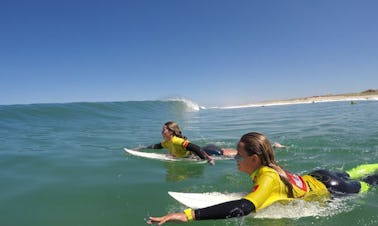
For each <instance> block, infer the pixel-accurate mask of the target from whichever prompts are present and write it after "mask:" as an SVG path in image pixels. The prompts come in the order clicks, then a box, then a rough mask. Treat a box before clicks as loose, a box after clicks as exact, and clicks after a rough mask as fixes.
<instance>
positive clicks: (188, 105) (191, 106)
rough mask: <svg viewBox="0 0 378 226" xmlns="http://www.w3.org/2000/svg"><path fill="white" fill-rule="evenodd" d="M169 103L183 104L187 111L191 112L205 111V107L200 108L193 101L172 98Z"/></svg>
mask: <svg viewBox="0 0 378 226" xmlns="http://www.w3.org/2000/svg"><path fill="white" fill-rule="evenodd" d="M167 101H178V102H182V103H183V104H184V105H185V107H186V110H187V111H190V112H194V111H199V110H201V109H205V107H202V106H199V105H198V104H197V103H195V102H193V101H191V100H188V99H185V98H170V99H168V100H167Z"/></svg>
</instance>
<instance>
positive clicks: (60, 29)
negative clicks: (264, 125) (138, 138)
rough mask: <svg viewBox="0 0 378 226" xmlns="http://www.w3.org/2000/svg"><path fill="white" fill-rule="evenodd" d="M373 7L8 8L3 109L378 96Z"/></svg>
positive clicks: (5, 4)
mask: <svg viewBox="0 0 378 226" xmlns="http://www.w3.org/2000/svg"><path fill="white" fill-rule="evenodd" d="M377 10H378V1H376V0H361V1H355V0H353V1H350V0H319V1H305V0H276V1H273V0H259V1H254V0H248V1H247V0H245V1H236V0H235V1H230V0H228V1H222V0H213V1H211V0H191V1H189V0H187V1H183V0H164V1H163V0H161V1H158V0H149V1H146V0H134V1H112V0H100V1H98V0H90V1H82V0H72V1H71V0H60V1H55V0H46V1H40V0H16V1H14V0H1V1H0V104H1V105H4V104H29V103H61V102H78V101H90V102H93V101H129V100H158V99H167V98H174V97H182V98H187V99H189V100H192V101H194V102H196V103H198V104H200V105H204V106H225V105H236V104H246V103H255V102H259V101H264V100H277V99H287V98H295V97H306V96H313V95H323V94H339V93H345V92H360V91H364V90H366V89H376V88H378V41H377V40H378V27H377V24H378V13H377Z"/></svg>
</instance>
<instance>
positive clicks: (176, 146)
mask: <svg viewBox="0 0 378 226" xmlns="http://www.w3.org/2000/svg"><path fill="white" fill-rule="evenodd" d="M188 144H189V141H188V140H185V139H183V138H180V137H176V136H173V137H172V139H171V140H169V141H162V142H161V146H163V147H164V148H168V149H169V153H171V155H172V156H174V157H177V158H183V157H186V156H188V155H190V151H188V150H186V149H185V148H186V146H187V145H188Z"/></svg>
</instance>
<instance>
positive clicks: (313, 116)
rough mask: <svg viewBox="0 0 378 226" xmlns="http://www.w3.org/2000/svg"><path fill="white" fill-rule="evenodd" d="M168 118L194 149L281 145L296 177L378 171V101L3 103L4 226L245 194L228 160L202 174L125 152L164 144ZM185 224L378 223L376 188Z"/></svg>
mask: <svg viewBox="0 0 378 226" xmlns="http://www.w3.org/2000/svg"><path fill="white" fill-rule="evenodd" d="M166 121H176V122H178V123H179V125H180V127H181V129H182V131H183V134H184V135H185V136H187V137H188V138H189V139H190V141H191V142H193V143H195V144H197V145H200V146H203V145H206V144H210V143H212V144H216V145H219V146H222V147H227V148H235V147H236V144H237V142H238V140H239V138H240V137H241V135H243V134H244V133H247V132H251V131H259V132H262V133H264V134H265V135H267V136H268V138H269V139H270V141H271V142H272V143H273V142H279V143H281V144H284V145H286V146H288V147H289V148H287V149H277V150H276V159H277V160H278V163H279V164H280V165H281V166H283V167H284V168H285V169H287V170H289V171H292V172H294V173H298V174H303V173H307V172H310V171H312V170H315V169H321V168H326V169H330V170H338V171H342V170H347V169H351V168H353V167H355V166H357V165H360V164H365V163H378V101H357V102H356V104H351V103H350V101H340V102H325V103H312V104H293V105H285V106H266V107H246V108H243V107H240V108H230V109H228V108H203V107H200V106H198V105H197V104H196V103H193V102H190V101H187V100H170V101H129V102H104V103H64V104H31V105H3V106H0V179H1V182H0V183H1V186H0V225H4V226H24V225H28V226H44V225H46V226H51V225H54V226H61V225H62V226H63V225H64V226H68V225H69V226H74V225H84V226H86V225H88V226H100V225H101V226H103V225H109V226H113V225H114V226H118V225H122V226H125V225H128V226H139V225H146V219H147V218H148V216H161V215H164V214H166V213H167V212H169V211H181V210H183V209H184V208H185V207H184V206H183V205H181V204H179V203H178V202H177V201H175V200H174V199H172V198H171V197H170V196H168V194H167V191H178V192H211V191H216V192H243V191H244V192H248V191H250V190H251V188H252V185H251V181H250V180H249V178H248V176H247V175H245V174H243V173H240V172H238V170H237V166H236V163H235V161H234V160H225V161H217V162H216V164H215V166H210V165H207V164H193V163H189V162H163V161H159V160H151V159H143V158H140V157H135V156H131V155H128V154H126V153H125V152H124V151H123V148H124V147H128V148H134V147H139V146H146V145H149V144H155V143H158V142H160V141H161V139H162V138H161V129H162V125H163V124H164V123H165V122H166ZM169 225H182V224H176V223H171V224H169ZM186 225H216V226H221V225H229V226H233V225H239V226H240V225H242V226H246V225H265V226H270V225H272V226H273V225H274V226H276V225H280V226H284V225H378V190H377V189H376V188H374V189H372V190H370V191H369V192H368V193H366V194H363V195H355V196H350V197H347V198H343V199H340V200H339V199H337V200H333V201H331V202H330V203H326V204H319V203H305V202H297V203H293V204H289V205H281V204H277V205H273V206H272V208H271V209H268V210H267V211H265V212H263V213H262V214H256V215H254V216H248V217H243V218H236V219H228V220H216V221H213V220H211V221H194V222H190V223H188V224H186Z"/></svg>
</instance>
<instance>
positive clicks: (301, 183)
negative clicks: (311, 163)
mask: <svg viewBox="0 0 378 226" xmlns="http://www.w3.org/2000/svg"><path fill="white" fill-rule="evenodd" d="M251 177H252V179H253V182H254V187H253V191H252V192H251V193H249V194H248V195H247V196H245V197H244V198H245V199H247V200H249V201H251V202H252V203H253V204H254V205H255V207H256V210H259V209H263V208H265V207H267V206H269V205H271V204H273V203H274V202H277V201H285V200H292V198H288V197H287V187H286V185H285V184H284V183H283V182H282V180H281V178H280V176H279V174H278V173H277V172H276V171H275V170H274V169H272V168H270V167H267V166H263V167H261V168H260V169H258V170H256V171H255V172H254V173H253V174H252V175H251ZM288 177H289V180H290V182H291V184H293V194H294V198H302V199H304V200H316V199H319V198H320V197H321V198H324V197H329V195H330V194H329V192H328V190H327V188H326V187H325V185H324V184H323V183H321V182H320V181H318V180H316V179H315V178H313V177H311V176H309V175H304V176H298V175H295V174H290V173H288Z"/></svg>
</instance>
